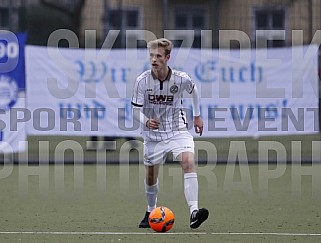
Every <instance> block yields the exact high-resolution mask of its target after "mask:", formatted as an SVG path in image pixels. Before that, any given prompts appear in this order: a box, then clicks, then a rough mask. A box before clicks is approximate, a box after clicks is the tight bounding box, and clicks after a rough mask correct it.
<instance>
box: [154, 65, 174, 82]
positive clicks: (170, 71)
mask: <svg viewBox="0 0 321 243" xmlns="http://www.w3.org/2000/svg"><path fill="white" fill-rule="evenodd" d="M151 73H152V76H153V79H156V80H159V79H158V78H157V77H156V75H155V74H154V72H153V71H151ZM171 76H172V69H171V68H170V67H168V74H167V76H166V78H165V80H159V81H166V80H167V81H169V80H170V79H171Z"/></svg>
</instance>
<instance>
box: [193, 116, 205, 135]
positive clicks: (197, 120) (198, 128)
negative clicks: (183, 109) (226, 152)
mask: <svg viewBox="0 0 321 243" xmlns="http://www.w3.org/2000/svg"><path fill="white" fill-rule="evenodd" d="M194 128H195V132H196V133H199V134H200V136H202V133H203V121H202V118H201V117H200V116H195V117H194Z"/></svg>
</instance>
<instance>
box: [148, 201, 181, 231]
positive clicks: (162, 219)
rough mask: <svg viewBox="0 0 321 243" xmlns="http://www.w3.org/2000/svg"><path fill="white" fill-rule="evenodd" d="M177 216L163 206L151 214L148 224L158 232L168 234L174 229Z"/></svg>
mask: <svg viewBox="0 0 321 243" xmlns="http://www.w3.org/2000/svg"><path fill="white" fill-rule="evenodd" d="M174 221H175V215H174V213H173V212H172V210H170V209H169V208H167V207H164V206H161V207H157V208H155V209H154V210H153V211H151V212H150V215H149V218H148V222H149V225H150V227H151V228H152V229H153V230H155V231H157V232H166V231H168V230H170V229H171V228H172V227H173V224H174Z"/></svg>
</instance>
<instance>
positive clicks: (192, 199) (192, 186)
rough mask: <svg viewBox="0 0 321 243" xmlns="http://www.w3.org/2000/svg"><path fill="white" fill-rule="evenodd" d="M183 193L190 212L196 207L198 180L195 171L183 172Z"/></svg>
mask: <svg viewBox="0 0 321 243" xmlns="http://www.w3.org/2000/svg"><path fill="white" fill-rule="evenodd" d="M184 194H185V198H186V201H187V205H188V207H189V211H190V213H191V214H192V212H193V211H194V210H197V209H198V180H197V174H196V173H195V172H192V173H185V174H184Z"/></svg>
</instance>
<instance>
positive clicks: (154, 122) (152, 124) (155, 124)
mask: <svg viewBox="0 0 321 243" xmlns="http://www.w3.org/2000/svg"><path fill="white" fill-rule="evenodd" d="M146 126H147V127H148V128H149V129H158V128H159V120H158V119H153V118H152V119H149V120H148V121H147V122H146Z"/></svg>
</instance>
